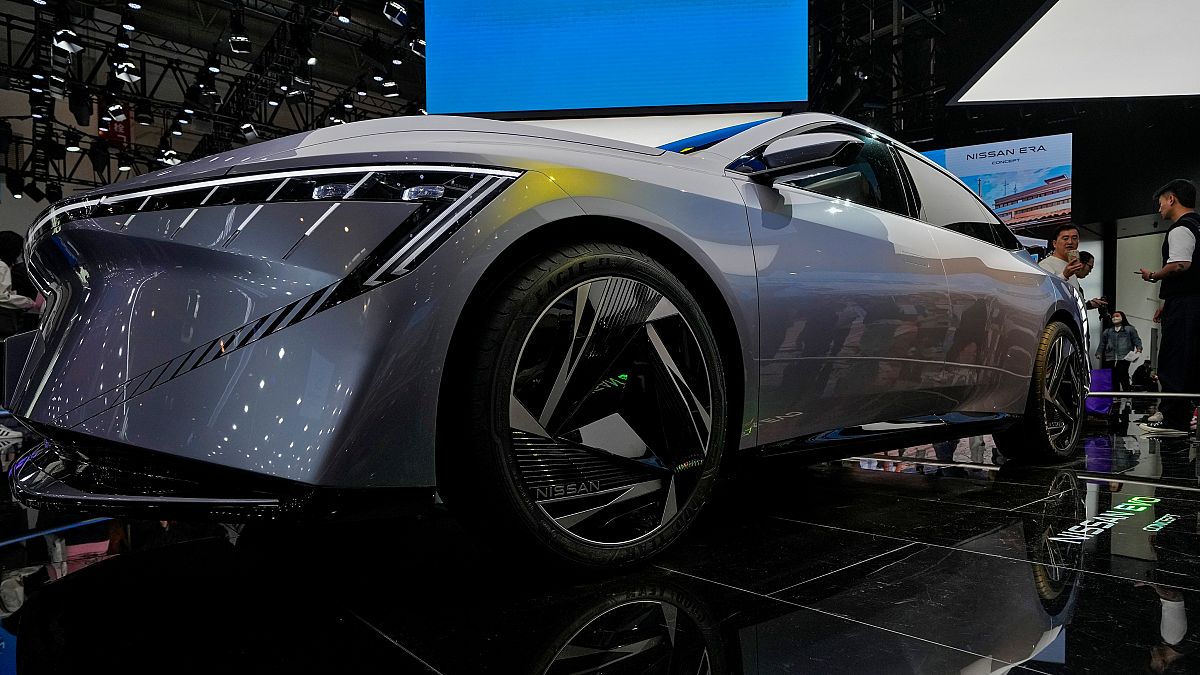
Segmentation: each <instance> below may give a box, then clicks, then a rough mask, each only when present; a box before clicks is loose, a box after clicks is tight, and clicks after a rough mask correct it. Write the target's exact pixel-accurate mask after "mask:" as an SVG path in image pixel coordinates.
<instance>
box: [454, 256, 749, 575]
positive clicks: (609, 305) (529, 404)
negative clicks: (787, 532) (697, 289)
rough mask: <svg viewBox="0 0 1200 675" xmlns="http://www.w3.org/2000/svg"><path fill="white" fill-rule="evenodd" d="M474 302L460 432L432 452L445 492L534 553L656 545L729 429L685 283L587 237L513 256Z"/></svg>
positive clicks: (709, 478) (692, 496)
mask: <svg viewBox="0 0 1200 675" xmlns="http://www.w3.org/2000/svg"><path fill="white" fill-rule="evenodd" d="M483 314H484V316H482V317H481V322H480V323H479V326H480V328H481V330H480V333H479V335H478V338H477V339H476V340H473V341H469V342H467V343H466V344H467V345H468V347H467V348H468V349H470V350H471V351H470V353H467V354H458V355H455V356H456V357H457V358H461V359H464V361H463V363H464V365H465V364H467V363H470V364H471V365H470V369H469V370H466V371H464V377H463V378H461V379H462V380H463V381H462V382H461V391H462V392H463V394H464V396H463V397H462V398H460V399H459V400H461V405H462V406H464V408H465V409H463V411H462V412H463V413H464V415H463V417H462V424H461V425H460V426H462V430H461V431H460V432H458V433H457V434H453V433H452V434H451V435H450V437H451V438H457V439H459V442H455V443H453V445H452V447H450V448H443V449H442V450H441V451H440V452H439V466H440V467H441V468H440V469H439V488H440V489H442V494H443V497H444V499H445V500H446V502H447V505H448V506H449V507H450V508H451V509H452V510H454V511H455V512H456V513H458V514H461V515H463V516H464V517H465V519H466V520H467V521H468V523H470V524H474V525H476V526H478V529H479V530H480V531H481V532H482V533H484V534H486V535H488V536H489V537H490V538H491V539H492V540H493V541H495V542H497V543H498V544H499V545H500V546H501V547H502V548H503V549H504V550H505V551H506V553H511V554H513V555H515V556H518V557H528V558H533V559H536V560H538V561H539V562H549V563H552V564H558V565H559V566H567V567H574V568H580V567H582V568H592V569H599V568H613V567H620V566H625V565H629V564H634V563H638V562H641V561H644V560H646V559H648V558H650V557H651V556H653V555H655V554H656V553H658V552H660V551H662V550H663V549H664V548H665V547H667V545H669V544H670V543H671V542H672V541H674V540H675V539H676V538H677V537H678V536H679V535H680V534H682V533H683V531H684V530H686V529H687V527H688V526H689V525H690V524H691V523H692V522H693V521H694V520H695V518H696V515H697V514H698V513H699V511H700V508H701V506H702V505H703V504H704V502H705V501H706V499H707V497H708V495H709V492H710V491H711V489H712V484H713V482H714V480H715V477H716V474H717V469H718V467H719V465H720V462H721V455H722V452H723V450H724V447H725V446H726V445H727V443H728V441H729V439H728V436H729V432H728V426H727V423H726V418H727V413H728V402H727V400H726V393H725V392H726V387H725V382H724V368H723V365H722V361H721V354H720V350H719V348H718V343H717V340H716V338H715V336H714V334H713V331H712V328H711V326H710V325H709V322H708V321H707V320H706V319H705V316H704V314H703V312H702V311H701V309H700V306H699V303H698V302H697V301H696V299H695V297H694V296H693V295H692V294H691V293H690V292H689V291H688V290H687V288H686V287H685V285H684V284H683V283H682V282H681V281H680V280H679V279H678V278H677V277H676V276H675V275H674V274H672V273H671V272H670V271H669V270H667V269H666V267H664V266H663V265H662V264H660V263H658V262H656V261H655V260H653V259H652V258H651V257H650V256H648V255H646V254H644V253H641V252H639V251H635V250H633V249H630V248H626V247H624V246H618V245H614V244H607V243H587V244H578V245H572V246H565V247H561V248H558V249H555V250H553V251H551V252H549V253H546V254H545V255H542V256H540V257H538V258H536V259H535V260H533V261H531V262H530V263H529V264H528V265H526V266H525V267H523V268H522V269H520V270H517V271H516V272H515V273H514V274H513V275H512V276H511V277H509V279H508V280H507V281H506V282H505V283H503V284H501V285H500V286H499V287H498V289H497V291H496V292H495V294H494V295H493V296H492V297H491V298H490V299H489V301H488V302H487V303H486V305H485V306H484V310H483ZM556 338H557V339H556ZM667 420H671V421H670V422H666V421H667ZM664 422H666V423H664ZM705 432H707V435H705ZM610 499H611V500H613V501H611V502H610V501H609V500H610Z"/></svg>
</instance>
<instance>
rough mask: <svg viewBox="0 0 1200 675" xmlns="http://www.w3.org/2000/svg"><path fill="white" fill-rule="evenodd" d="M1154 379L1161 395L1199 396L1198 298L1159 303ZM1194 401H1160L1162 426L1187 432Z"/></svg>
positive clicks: (1199, 317) (1199, 330) (1199, 315)
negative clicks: (1155, 377)
mask: <svg viewBox="0 0 1200 675" xmlns="http://www.w3.org/2000/svg"><path fill="white" fill-rule="evenodd" d="M1158 379H1159V382H1161V383H1162V390H1163V391H1164V392H1200V295H1186V296H1182V297H1175V298H1168V299H1167V301H1166V302H1165V303H1163V311H1162V341H1161V342H1160V343H1159V348H1158ZM1194 405H1195V401H1191V400H1189V399H1182V398H1164V399H1163V400H1162V405H1160V406H1159V407H1158V409H1159V411H1160V412H1162V414H1163V426H1166V427H1170V428H1172V429H1181V430H1184V431H1187V429H1188V425H1189V424H1190V423H1191V421H1192V409H1193V406H1194Z"/></svg>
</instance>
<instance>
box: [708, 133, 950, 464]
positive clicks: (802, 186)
mask: <svg viewBox="0 0 1200 675" xmlns="http://www.w3.org/2000/svg"><path fill="white" fill-rule="evenodd" d="M831 134H845V135H846V136H847V137H849V139H850V140H852V142H851V143H849V144H847V147H849V148H850V153H849V154H847V153H846V152H839V153H838V156H837V157H835V158H830V160H829V161H827V162H826V161H817V162H816V163H811V162H810V163H809V164H806V165H805V166H804V167H803V169H802V170H799V171H797V172H796V173H794V174H791V175H782V176H778V177H777V178H776V179H775V180H774V182H773V183H772V184H764V182H769V181H759V182H756V181H753V180H744V181H743V183H742V185H741V189H742V192H743V197H744V198H745V201H746V204H747V206H748V208H749V214H750V228H751V240H752V244H753V247H754V256H755V265H756V268H757V273H758V284H759V308H760V315H761V317H762V319H761V343H760V351H761V359H760V364H759V366H760V378H761V380H760V399H759V400H760V404H759V405H760V415H759V443H760V444H762V445H769V444H772V443H777V442H781V441H787V440H790V439H794V438H796V437H800V436H805V435H808V434H813V433H817V432H822V431H827V430H833V429H840V428H844V427H852V426H858V425H863V424H868V423H872V422H883V421H894V420H901V419H905V418H911V417H915V416H925V415H931V414H934V413H937V412H940V411H943V410H948V409H949V408H948V407H947V405H948V402H947V401H946V400H945V399H944V397H942V396H941V395H940V393H939V392H938V391H937V388H938V386H939V385H940V384H941V383H942V382H944V372H943V371H944V365H945V364H944V358H945V353H944V352H945V344H946V331H947V330H948V328H949V318H950V311H949V295H948V293H947V288H946V277H945V272H944V270H943V268H942V263H941V260H939V258H938V250H937V247H936V245H935V243H934V240H933V236H932V234H931V232H930V231H931V230H932V228H930V227H928V226H927V225H925V224H923V223H920V222H918V221H916V220H913V219H911V218H909V217H908V215H907V214H908V213H909V210H910V204H909V201H908V198H907V195H906V191H905V187H904V183H903V176H902V173H901V172H900V170H899V169H898V167H897V165H896V163H895V158H894V156H893V155H892V152H891V150H890V148H889V146H888V144H887V143H886V142H884V141H882V140H879V139H877V138H874V137H872V136H871V135H869V134H860V133H857V132H855V131H852V130H847V129H842V128H832V127H828V128H826V127H822V128H817V129H815V130H814V129H807V130H806V131H805V133H803V134H800V135H798V136H796V137H795V138H794V139H789V140H791V141H792V142H793V143H795V142H798V141H800V140H801V139H804V138H805V137H806V136H808V135H811V138H812V142H813V143H814V144H815V143H828V142H829V141H830V138H831ZM795 152H796V156H802V155H803V153H804V148H803V147H799V148H796V150H795ZM811 154H812V155H813V156H819V155H821V154H822V153H820V152H816V153H811ZM743 159H746V158H743ZM739 161H740V160H739ZM753 164H754V161H753V159H752V158H751V159H750V160H749V163H739V162H735V163H734V165H732V166H731V173H732V174H733V175H735V176H736V175H737V173H738V172H752V171H753V170H754V166H753Z"/></svg>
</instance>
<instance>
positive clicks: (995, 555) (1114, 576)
mask: <svg viewBox="0 0 1200 675" xmlns="http://www.w3.org/2000/svg"><path fill="white" fill-rule="evenodd" d="M772 518H776V519H778V520H783V521H785V522H789V523H797V524H800V525H810V526H812V527H824V528H826V529H830V530H839V531H842V532H853V533H855V534H863V535H867V536H869V537H882V538H884V539H895V540H896V541H908V542H912V543H914V544H924V545H925V546H932V547H934V548H942V549H947V550H950V551H962V552H963V553H970V554H973V555H982V556H987V557H989V558H999V559H1001V560H1010V561H1012V562H1019V563H1025V564H1026V565H1039V564H1043V565H1044V564H1045V563H1036V562H1034V561H1032V560H1026V559H1024V558H1013V557H1010V556H1006V555H1000V554H998V553H987V552H985V551H972V550H971V549H969V548H959V547H957V546H948V545H946V544H934V543H931V542H927V541H917V540H916V539H906V538H904V537H895V536H892V535H889V534H872V533H870V532H863V531H862V530H851V529H849V528H845V527H835V526H833V525H822V524H821V523H810V522H808V521H804V520H794V519H792V518H784V517H783V516H772ZM1046 566H1047V567H1060V568H1062V569H1065V570H1071V571H1074V572H1079V573H1080V574H1091V575H1094V576H1098V577H1106V578H1109V579H1120V580H1121V581H1140V580H1139V579H1133V578H1131V577H1123V576H1120V575H1118V574H1110V573H1108V572H1097V571H1094V570H1085V569H1080V568H1078V567H1067V566H1066V565H1046ZM1158 585H1159V586H1167V587H1169V588H1174V589H1177V590H1181V591H1190V592H1192V593H1200V588H1192V587H1191V586H1178V585H1175V584H1158Z"/></svg>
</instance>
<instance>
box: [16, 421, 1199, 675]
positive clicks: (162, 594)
mask: <svg viewBox="0 0 1200 675" xmlns="http://www.w3.org/2000/svg"><path fill="white" fill-rule="evenodd" d="M1134 428H1136V427H1134ZM1120 431H1122V432H1125V431H1127V428H1125V429H1121V430H1120ZM1081 450H1082V452H1081V453H1079V458H1078V459H1077V460H1076V461H1074V462H1072V463H1070V464H1068V465H1064V466H1046V467H1018V466H1015V465H1013V464H1008V463H1005V462H1004V461H1003V457H1001V456H999V455H996V454H995V453H994V446H992V445H991V442H990V439H988V438H986V437H985V438H979V439H970V440H963V441H960V442H958V443H953V444H942V445H940V446H938V447H935V446H924V447H918V448H908V449H905V450H902V451H892V452H889V453H878V454H871V455H864V456H862V457H857V458H853V459H849V460H844V461H838V462H832V463H824V464H818V465H811V466H806V465H802V464H798V463H792V462H785V461H783V460H777V461H772V462H769V463H767V462H764V463H762V464H759V465H756V466H752V467H749V468H747V469H746V470H744V471H741V472H739V473H738V474H737V475H736V477H735V478H734V479H732V480H730V481H729V482H727V483H726V484H725V485H723V486H722V492H721V493H720V494H719V495H718V499H717V501H716V502H714V503H713V504H711V505H710V506H709V507H708V508H707V510H706V513H705V514H704V516H703V517H702V520H701V522H700V523H698V527H696V528H695V529H694V530H693V531H692V532H690V533H689V534H688V535H687V536H686V537H685V538H684V539H683V540H681V541H680V542H678V544H677V545H676V546H675V547H674V548H672V549H671V550H670V551H669V552H668V553H667V554H666V555H665V556H663V557H662V558H660V559H658V560H656V561H655V562H654V563H653V564H652V565H650V566H648V567H644V568H641V569H636V570H631V571H627V572H624V573H621V574H617V575H606V576H604V577H593V578H580V577H574V578H564V577H562V576H556V575H553V574H551V573H549V572H547V571H545V570H540V569H530V568H522V567H505V566H502V565H500V564H499V563H497V562H495V560H496V558H497V556H494V555H492V554H491V553H490V552H489V551H488V550H487V549H484V548H480V547H478V546H479V545H477V544H475V543H474V541H475V538H473V537H468V536H466V535H465V534H464V533H462V531H461V530H460V529H459V526H458V525H457V523H456V522H455V521H454V520H453V519H451V518H450V517H449V516H448V515H447V514H445V513H443V512H440V511H433V512H429V513H425V514H420V515H417V516H406V517H404V518H392V519H386V520H372V521H355V522H341V523H325V524H320V525H309V526H304V527H301V526H292V527H287V528H271V529H264V528H261V527H253V526H248V527H245V528H242V527H232V526H224V525H218V524H203V523H181V522H169V521H154V522H142V521H119V520H108V519H95V518H91V517H89V516H87V515H86V514H82V515H80V516H78V517H76V518H71V519H65V520H50V519H48V517H47V516H46V515H45V514H38V513H34V512H30V511H27V510H25V509H23V508H21V507H19V506H17V505H15V504H12V503H8V504H5V505H4V506H3V508H2V509H0V513H2V515H0V528H3V529H2V530H0V540H3V543H2V545H0V567H2V569H3V571H2V573H0V609H2V613H3V614H4V618H3V619H0V629H2V630H3V632H0V673H2V672H13V671H14V670H15V671H16V672H22V673H63V672H81V671H84V670H90V671H98V672H106V671H109V670H116V669H120V670H123V671H128V670H135V671H137V670H149V669H155V670H159V671H168V672H202V671H204V672H213V671H217V670H225V671H228V670H231V669H232V670H234V671H254V672H376V671H380V672H382V671H387V672H390V673H395V672H441V673H480V672H495V673H584V672H595V673H625V672H630V673H647V672H649V673H705V672H709V673H726V672H730V673H748V674H751V673H776V672H797V673H808V672H821V673H825V672H848V673H861V672H871V673H891V672H904V673H946V672H965V673H1016V672H1042V673H1066V672H1147V671H1148V672H1179V673H1183V672H1196V671H1197V670H1200V663H1198V662H1197V661H1196V659H1197V658H1198V657H1197V656H1196V654H1195V653H1196V650H1197V647H1200V635H1198V631H1197V630H1196V626H1197V621H1198V619H1197V616H1196V607H1197V606H1198V605H1200V529H1198V526H1197V513H1198V512H1200V479H1198V477H1197V467H1198V465H1197V460H1196V455H1197V448H1196V446H1195V445H1194V444H1192V443H1190V442H1188V441H1187V440H1186V439H1185V440H1183V441H1160V440H1156V439H1147V438H1143V437H1141V436H1136V435H1127V434H1118V433H1111V432H1110V431H1109V430H1105V429H1101V430H1099V431H1097V432H1096V433H1092V434H1090V435H1088V436H1087V437H1086V438H1085V440H1084V441H1083V448H1082V449H1081Z"/></svg>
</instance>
